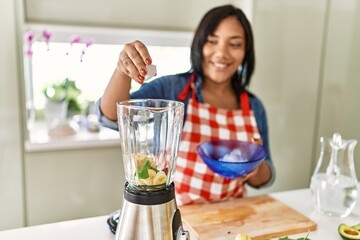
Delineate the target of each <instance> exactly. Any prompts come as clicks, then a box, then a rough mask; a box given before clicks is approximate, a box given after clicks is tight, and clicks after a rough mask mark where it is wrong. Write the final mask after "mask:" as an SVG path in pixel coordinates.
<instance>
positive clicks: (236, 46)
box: [230, 43, 242, 48]
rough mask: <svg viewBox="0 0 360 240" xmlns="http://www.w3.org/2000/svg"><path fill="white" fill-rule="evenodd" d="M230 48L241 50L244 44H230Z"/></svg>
mask: <svg viewBox="0 0 360 240" xmlns="http://www.w3.org/2000/svg"><path fill="white" fill-rule="evenodd" d="M230 46H231V47H234V48H239V47H241V46H242V44H241V43H230Z"/></svg>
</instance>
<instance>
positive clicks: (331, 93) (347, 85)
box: [316, 0, 360, 179]
mask: <svg viewBox="0 0 360 240" xmlns="http://www.w3.org/2000/svg"><path fill="white" fill-rule="evenodd" d="M330 13H331V14H330V16H329V29H328V32H327V35H326V54H325V55H324V69H323V76H322V91H321V98H320V102H319V125H318V131H317V135H316V140H317V145H318V147H317V149H316V151H317V152H318V151H319V150H318V149H319V144H320V142H319V138H320V136H327V137H331V136H332V134H333V133H334V132H339V133H341V134H342V136H343V137H344V138H346V139H357V140H358V144H357V147H356V148H355V165H356V170H357V177H358V179H360V125H359V123H360V107H359V103H360V94H359V93H360V68H359V65H360V1H358V0H348V1H341V0H333V1H332V4H331V6H330Z"/></svg>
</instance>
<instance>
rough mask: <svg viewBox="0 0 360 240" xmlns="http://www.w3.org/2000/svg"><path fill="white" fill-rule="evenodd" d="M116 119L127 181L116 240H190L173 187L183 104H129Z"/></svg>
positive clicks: (153, 101) (145, 101) (119, 108)
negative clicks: (184, 227)
mask: <svg viewBox="0 0 360 240" xmlns="http://www.w3.org/2000/svg"><path fill="white" fill-rule="evenodd" d="M117 115H118V125H119V133H120V139H121V149H122V157H123V163H124V170H125V179H126V182H125V189H124V197H123V205H122V209H121V212H120V217H119V221H118V224H117V228H116V237H115V239H116V240H129V239H131V240H132V239H141V240H175V239H189V233H188V231H185V230H184V229H183V227H182V221H181V215H180V211H179V209H178V208H177V205H176V200H175V188H174V182H173V178H174V173H175V168H176V158H177V154H178V147H179V141H180V135H181V132H182V125H183V117H184V104H183V103H182V102H178V101H171V100H162V99H137V100H128V101H124V102H119V103H118V104H117Z"/></svg>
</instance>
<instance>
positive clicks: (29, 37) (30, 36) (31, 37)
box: [25, 31, 34, 43]
mask: <svg viewBox="0 0 360 240" xmlns="http://www.w3.org/2000/svg"><path fill="white" fill-rule="evenodd" d="M25 40H26V41H27V42H28V43H32V42H33V41H34V32H33V31H28V32H26V33H25Z"/></svg>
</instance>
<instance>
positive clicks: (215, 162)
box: [197, 140, 267, 179]
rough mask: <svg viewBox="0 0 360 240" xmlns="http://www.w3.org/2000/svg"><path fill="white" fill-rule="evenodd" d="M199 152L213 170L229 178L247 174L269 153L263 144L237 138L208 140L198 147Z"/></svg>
mask: <svg viewBox="0 0 360 240" xmlns="http://www.w3.org/2000/svg"><path fill="white" fill-rule="evenodd" d="M197 152H198V154H199V155H200V157H201V159H202V160H203V161H204V162H205V163H206V165H207V166H208V167H209V168H210V169H211V170H213V171H214V172H216V173H217V174H219V175H221V176H223V177H225V178H229V179H234V178H239V177H242V176H245V175H247V174H248V173H250V172H251V171H253V170H254V169H255V168H256V167H257V166H259V164H260V163H261V162H262V161H263V160H264V159H265V157H266V155H267V152H266V150H265V148H264V147H263V146H260V145H257V144H255V143H251V142H246V141H237V140H210V141H206V142H203V143H201V144H200V145H199V146H198V147H197Z"/></svg>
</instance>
